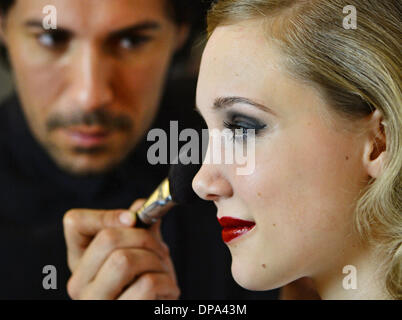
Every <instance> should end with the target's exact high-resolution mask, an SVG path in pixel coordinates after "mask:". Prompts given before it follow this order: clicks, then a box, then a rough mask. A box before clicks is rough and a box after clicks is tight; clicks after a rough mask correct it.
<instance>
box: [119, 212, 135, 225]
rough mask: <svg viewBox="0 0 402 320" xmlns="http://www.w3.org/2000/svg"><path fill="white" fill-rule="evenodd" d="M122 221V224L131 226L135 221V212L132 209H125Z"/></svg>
mask: <svg viewBox="0 0 402 320" xmlns="http://www.w3.org/2000/svg"><path fill="white" fill-rule="evenodd" d="M119 218H120V222H121V223H122V224H125V225H128V226H131V225H132V224H133V223H134V213H132V212H131V211H123V212H122V213H120V217H119Z"/></svg>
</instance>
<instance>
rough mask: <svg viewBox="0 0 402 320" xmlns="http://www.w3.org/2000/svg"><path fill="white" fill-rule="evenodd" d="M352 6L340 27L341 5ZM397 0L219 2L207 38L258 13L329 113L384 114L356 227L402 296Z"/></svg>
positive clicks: (401, 115) (392, 287)
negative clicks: (375, 171) (374, 167)
mask: <svg viewBox="0 0 402 320" xmlns="http://www.w3.org/2000/svg"><path fill="white" fill-rule="evenodd" d="M348 5H352V6H354V7H355V8H356V12H357V25H356V27H357V28H356V29H345V28H344V27H343V19H344V18H345V16H346V14H344V13H343V9H344V7H346V6H348ZM401 6H402V2H401V1H400V0H387V1H384V0H345V1H343V0H220V1H218V2H217V3H215V4H214V5H212V7H211V9H210V11H209V13H208V17H207V22H208V30H207V31H208V36H210V35H211V34H212V32H213V31H214V30H215V28H216V27H218V26H220V25H230V24H234V23H237V22H241V21H244V20H248V19H256V18H262V19H266V20H267V22H269V23H270V24H269V28H267V37H269V38H270V40H271V41H274V42H275V43H276V44H277V45H278V48H279V49H280V50H281V52H282V53H283V55H284V56H285V59H284V63H285V66H286V67H287V70H288V71H289V72H290V73H291V74H292V75H294V76H295V77H297V78H299V79H302V80H303V81H307V82H309V83H310V84H312V85H314V86H318V87H319V88H320V89H321V90H320V91H321V92H323V93H324V96H325V97H326V99H327V101H329V104H330V105H331V107H332V109H333V111H335V112H334V114H336V115H339V116H341V117H342V118H344V119H346V120H349V123H353V120H358V119H361V118H363V117H365V116H368V115H370V114H371V113H372V112H373V111H374V110H375V109H377V110H379V111H380V112H381V113H382V115H383V119H384V121H383V126H384V127H383V128H382V129H383V130H384V133H385V136H386V152H387V157H386V158H387V160H386V162H385V164H384V166H383V168H382V172H381V175H380V176H379V177H377V178H376V179H374V178H371V180H370V182H369V183H368V185H367V186H366V188H365V189H364V190H362V191H361V196H360V197H359V199H357V203H356V210H355V222H356V223H355V228H356V231H357V232H358V233H359V234H360V235H361V239H362V241H367V242H368V243H370V244H372V245H375V247H376V248H377V249H378V250H380V251H379V252H381V254H382V255H384V254H385V256H386V257H387V259H386V261H385V262H384V265H383V268H384V269H383V270H384V272H385V276H386V283H385V286H386V288H387V291H388V292H389V294H390V295H391V296H392V297H393V298H395V299H402V174H401V170H402V103H401V96H402V94H401V83H402V81H401V80H402V79H401V70H402V65H401V51H402V50H401V49H402V48H401V40H400V39H401V24H402V21H401V20H402V19H401V17H402V10H401Z"/></svg>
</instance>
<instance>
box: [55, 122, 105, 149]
mask: <svg viewBox="0 0 402 320" xmlns="http://www.w3.org/2000/svg"><path fill="white" fill-rule="evenodd" d="M63 133H64V134H65V135H67V137H68V138H69V139H70V140H71V141H72V143H73V144H74V145H78V146H80V147H83V148H91V147H96V146H100V145H102V144H104V143H105V142H106V139H107V138H108V136H109V135H110V131H108V130H105V129H104V128H102V127H88V126H80V127H71V128H65V129H63Z"/></svg>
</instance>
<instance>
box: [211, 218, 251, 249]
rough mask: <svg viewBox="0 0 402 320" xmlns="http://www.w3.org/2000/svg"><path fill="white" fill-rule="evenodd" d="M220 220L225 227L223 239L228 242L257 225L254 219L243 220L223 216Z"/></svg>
mask: <svg viewBox="0 0 402 320" xmlns="http://www.w3.org/2000/svg"><path fill="white" fill-rule="evenodd" d="M218 221H219V223H220V225H221V226H222V228H223V229H222V239H223V241H224V242H226V243H227V242H229V241H231V240H233V239H234V238H237V237H239V236H241V235H243V234H245V233H247V232H248V231H250V230H251V229H253V228H254V226H255V222H253V221H247V220H241V219H236V218H232V217H222V218H220V219H218Z"/></svg>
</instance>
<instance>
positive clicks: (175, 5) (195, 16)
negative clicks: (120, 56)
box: [0, 0, 209, 65]
mask: <svg viewBox="0 0 402 320" xmlns="http://www.w3.org/2000/svg"><path fill="white" fill-rule="evenodd" d="M15 1H16V0H0V14H1V15H2V16H5V15H7V13H8V11H9V10H10V8H11V7H12V6H13V5H14V4H15ZM167 1H168V3H170V5H171V14H172V18H173V20H174V21H176V23H177V24H190V25H193V27H194V26H195V29H198V28H200V27H201V28H202V27H203V23H202V22H201V24H200V21H199V20H200V18H201V17H200V14H202V15H204V13H205V9H206V8H205V1H206V2H208V1H209V0H202V1H203V3H201V0H197V1H194V0H191V1H189V0H167ZM193 33H194V28H193ZM188 50H189V48H188V45H187V46H185V48H184V50H183V52H187V51H188ZM0 60H3V61H4V62H5V63H6V65H8V61H7V50H6V48H5V47H4V46H3V45H1V43H0Z"/></svg>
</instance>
